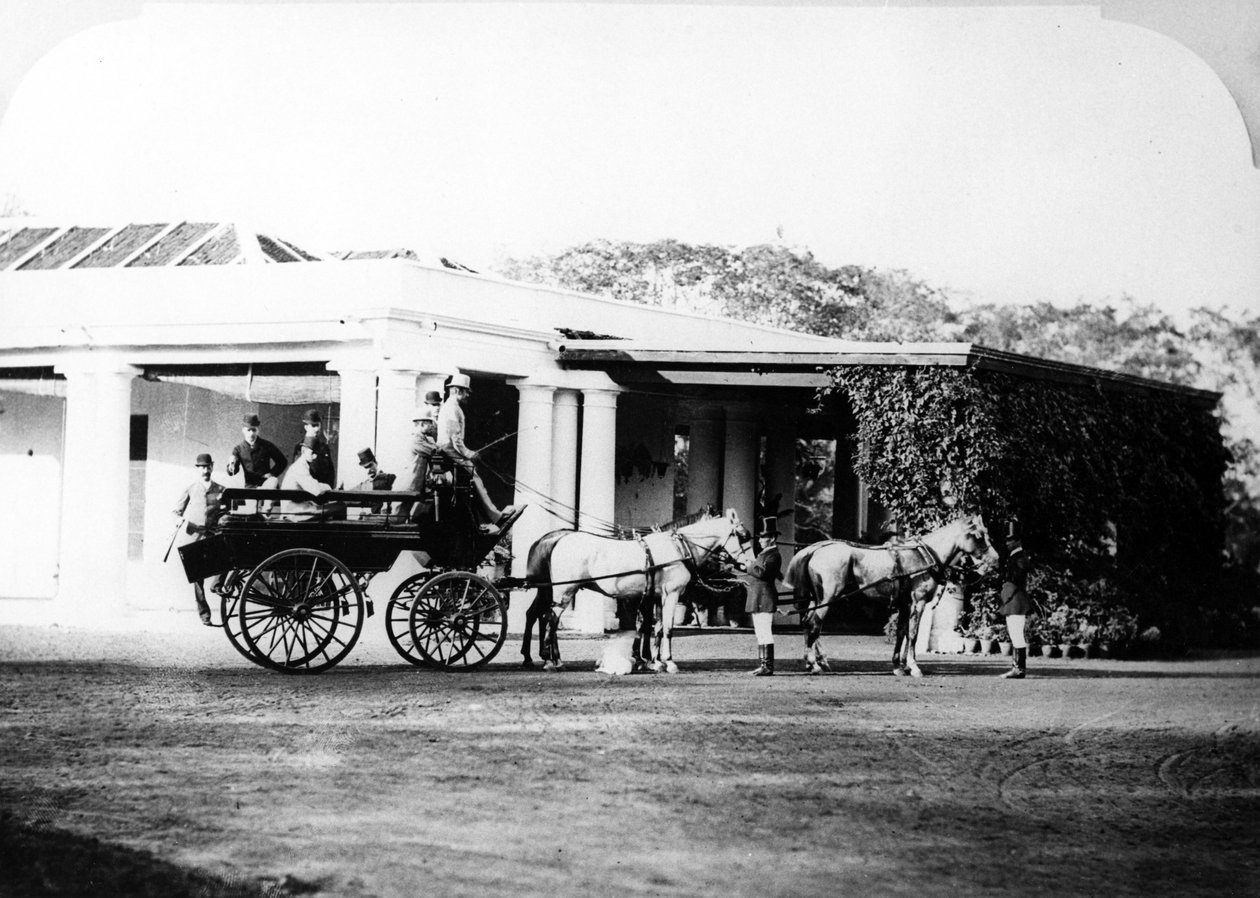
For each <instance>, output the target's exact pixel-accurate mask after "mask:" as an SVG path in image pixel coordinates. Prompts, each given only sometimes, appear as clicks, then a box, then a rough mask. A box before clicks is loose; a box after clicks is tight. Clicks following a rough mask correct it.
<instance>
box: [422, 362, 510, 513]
mask: <svg viewBox="0 0 1260 898" xmlns="http://www.w3.org/2000/svg"><path fill="white" fill-rule="evenodd" d="M471 393H472V381H471V380H470V379H469V377H468V375H467V374H452V375H451V378H450V382H449V383H448V384H447V386H446V400H445V401H444V402H443V403H442V410H441V411H440V412H439V413H438V426H437V433H438V436H437V444H438V448H439V449H441V451H442V452H443V454H445V455H446V456H447V457H448V458H449V459H451V461H452V462H453V463H454V465H455V471H456V476H457V477H460V478H462V479H464V480H465V481H467V482H469V483H471V484H472V487H473V490H474V491H475V492H476V494H477V499H478V501H479V503H480V511H481V514H482V516H483V518H484V520H483V523H484V524H488V525H490V526H493V527H501V526H502V525H503V524H504V523H505V522H506V521H507V520H508V519H509V518H511V517H512V516H513V515H515V514H516V512H517V510H516V508H515V507H514V506H512V505H509V506H507V507H506V508H504V509H502V510H500V509H499V508H498V506H496V505H495V504H494V500H493V499H491V498H490V493H489V492H488V491H487V490H486V485H485V483H484V482H482V479H481V475H480V474H479V473H477V466H476V464H475V462H476V461H477V458H478V455H477V452H476V451H475V450H473V449H470V448H468V446H467V445H465V444H464V409H463V403H464V401H465V400H466V399H467V398H468V396H469V395H471Z"/></svg>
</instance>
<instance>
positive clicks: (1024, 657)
mask: <svg viewBox="0 0 1260 898" xmlns="http://www.w3.org/2000/svg"><path fill="white" fill-rule="evenodd" d="M1006 553H1007V554H1006V562H1005V564H1003V565H1002V593H1001V596H1002V606H1001V607H1000V608H998V613H999V614H1004V615H1006V630H1007V632H1008V633H1009V634H1010V636H1011V654H1012V655H1013V658H1012V660H1011V669H1010V670H1008V671H1007V672H1006V673H1004V674H1002V679H1004V680H1022V679H1024V677H1026V676H1027V675H1028V672H1027V671H1028V641H1027V640H1026V639H1025V638H1024V626H1025V625H1026V624H1027V622H1028V613H1029V612H1030V611H1032V599H1031V598H1029V596H1028V568H1029V567H1030V566H1031V562H1030V561H1029V559H1028V555H1027V553H1026V552H1024V546H1023V544H1022V543H1021V542H1020V539H1019V536H1018V535H1017V534H1016V532H1015V523H1014V522H1013V521H1012V522H1011V524H1010V525H1009V527H1008V528H1007V531H1006Z"/></svg>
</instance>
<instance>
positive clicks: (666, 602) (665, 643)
mask: <svg viewBox="0 0 1260 898" xmlns="http://www.w3.org/2000/svg"><path fill="white" fill-rule="evenodd" d="M677 607H678V591H677V590H671V591H669V592H667V593H664V594H662V595H661V619H660V620H659V621H657V624H656V632H657V633H658V634H659V636H658V642H657V645H658V649H657V653H656V661H655V662H654V663H653V665H652V667H653V669H655V670H663V671H665V672H666V673H678V665H677V664H675V663H674V651H673V639H672V638H671V636H672V633H673V629H674V609H675V608H677Z"/></svg>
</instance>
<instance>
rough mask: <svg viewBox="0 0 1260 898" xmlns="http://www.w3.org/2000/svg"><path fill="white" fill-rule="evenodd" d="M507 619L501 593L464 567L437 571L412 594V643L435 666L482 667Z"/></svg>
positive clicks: (494, 649)
mask: <svg viewBox="0 0 1260 898" xmlns="http://www.w3.org/2000/svg"><path fill="white" fill-rule="evenodd" d="M412 579H416V578H412ZM404 585H405V584H404ZM507 623H508V622H507V602H505V601H504V599H503V596H502V594H501V593H500V592H499V591H498V590H497V589H495V588H494V587H493V586H491V585H490V583H489V581H487V580H484V579H483V578H481V577H478V576H477V575H476V574H469V573H467V572H465V571H450V572H448V573H445V574H438V575H437V576H436V577H433V578H431V579H429V580H428V581H426V582H424V583H422V584H419V589H418V590H417V591H416V592H415V594H414V596H413V597H412V599H411V620H410V629H411V641H412V648H413V649H414V651H415V652H417V653H418V654H419V655H420V657H421V658H423V659H424V661H425V662H426V663H428V664H431V665H433V666H434V667H444V668H455V669H462V670H472V669H473V668H476V667H481V666H482V665H483V664H485V663H487V662H488V661H489V660H490V659H491V658H493V657H494V656H495V655H496V654H498V652H499V649H500V648H502V647H503V642H504V640H505V639H507Z"/></svg>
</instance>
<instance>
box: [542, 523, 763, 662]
mask: <svg viewBox="0 0 1260 898" xmlns="http://www.w3.org/2000/svg"><path fill="white" fill-rule="evenodd" d="M698 518H699V519H698V520H696V521H695V522H693V523H689V524H685V525H682V526H677V525H675V527H676V529H673V530H666V531H657V532H654V533H649V534H647V535H646V536H644V537H642V538H641V539H637V540H634V539H613V538H611V537H606V536H596V535H595V534H593V533H583V532H581V531H578V530H553V531H552V532H551V533H548V534H545V535H544V536H542V537H540V538H539V539H538V540H537V541H536V542H535V543H534V544H533V545H532V546H530V548H529V559H528V562H527V568H526V578H527V579H526V582H527V584H528V585H532V586H537V588H538V593H537V595H535V596H534V601H533V602H531V603H530V606H529V609H528V610H527V611H526V613H525V639H524V642H523V643H522V645H521V655H523V656H524V661H523V664H524V666H526V667H532V666H533V659H531V658H530V654H529V642H530V634H531V633H532V631H533V627H534V623H535V622H537V623H538V653H539V655H540V656H541V657H542V658H543V659H544V661H545V662H546V663H545V664H544V667H545V669H547V670H561V669H563V667H564V664H563V662H562V661H561V660H560V647H559V643H558V640H557V635H556V631H557V629H558V628H559V625H560V615H561V614H563V613H564V611H565V609H566V608H569V607H571V606H572V604H573V597H574V595H575V594H576V593H577V591H578V590H579V589H593V590H596V591H598V592H601V593H603V594H604V595H606V596H611V597H613V598H618V597H634V598H639V597H642V599H643V600H644V601H645V602H653V603H654V604H655V605H656V609H657V610H658V611H659V613H657V614H655V615H649V614H647V613H646V611H645V613H644V614H643V618H644V619H645V620H650V619H651V618H652V617H655V619H656V625H655V630H654V636H655V642H656V661H655V662H654V664H653V667H655V668H656V669H657V670H665V671H668V672H669V673H677V672H678V665H677V664H675V663H674V659H673V651H672V644H671V639H670V636H671V631H672V630H673V626H674V609H675V608H676V607H677V605H678V599H679V597H680V596H681V595H682V591H683V588H684V587H685V586H686V585H687V584H688V583H689V582H690V581H691V578H692V576H693V574H694V571H695V570H696V569H697V567H698V566H699V565H701V564H703V563H704V561H705V560H706V559H708V558H710V557H712V556H726V557H728V558H729V559H731V560H734V561H735V562H736V563H738V564H746V563H747V562H748V561H749V560H750V558H749V556H748V554H747V545H748V543H750V542H751V537H750V536H749V534H748V530H747V529H746V528H745V527H744V525H743V524H741V523H740V522H739V515H737V514H736V513H735V510H734V509H730V510H728V511H727V513H726V514H725V515H712V514H710V513H708V512H704V513H702V514H701V515H699V516H698ZM657 596H659V599H658V600H657V599H654V597H657Z"/></svg>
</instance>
